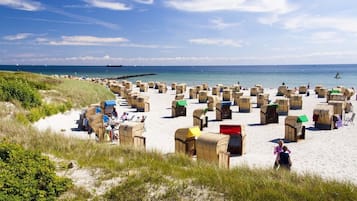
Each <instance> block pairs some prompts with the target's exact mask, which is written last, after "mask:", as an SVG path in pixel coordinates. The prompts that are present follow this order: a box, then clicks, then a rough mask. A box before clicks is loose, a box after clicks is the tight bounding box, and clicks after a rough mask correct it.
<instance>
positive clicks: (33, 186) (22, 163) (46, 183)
mask: <svg viewBox="0 0 357 201" xmlns="http://www.w3.org/2000/svg"><path fill="white" fill-rule="evenodd" d="M71 185H72V183H71V181H70V180H69V179H67V178H61V177H58V176H56V173H55V167H54V165H53V164H52V163H51V161H50V160H49V159H48V158H47V157H44V156H42V155H41V154H40V153H37V152H33V151H28V150H25V149H23V148H22V147H21V146H19V145H15V144H9V143H0V189H1V191H0V200H55V198H56V197H58V196H59V195H60V194H61V193H63V192H65V191H66V190H67V189H69V188H70V187H71Z"/></svg>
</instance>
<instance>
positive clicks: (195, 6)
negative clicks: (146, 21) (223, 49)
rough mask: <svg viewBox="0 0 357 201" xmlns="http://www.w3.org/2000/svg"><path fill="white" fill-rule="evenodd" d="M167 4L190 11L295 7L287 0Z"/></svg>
mask: <svg viewBox="0 0 357 201" xmlns="http://www.w3.org/2000/svg"><path fill="white" fill-rule="evenodd" d="M166 5H167V6H169V7H172V8H175V9H177V10H182V11H189V12H211V11H224V10H229V11H243V12H261V13H278V14H284V13H288V12H291V11H293V10H294V9H295V6H293V5H292V4H290V3H288V1H287V0H273V1H272V0H223V1H222V0H167V1H166Z"/></svg>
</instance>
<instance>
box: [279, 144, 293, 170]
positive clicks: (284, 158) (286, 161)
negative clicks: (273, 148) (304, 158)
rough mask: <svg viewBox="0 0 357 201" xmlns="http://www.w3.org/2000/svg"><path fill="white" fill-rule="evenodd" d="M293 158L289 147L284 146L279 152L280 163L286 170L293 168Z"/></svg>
mask: <svg viewBox="0 0 357 201" xmlns="http://www.w3.org/2000/svg"><path fill="white" fill-rule="evenodd" d="M291 164H292V163H291V159H290V155H289V152H288V147H286V146H283V151H282V152H280V153H279V165H280V167H281V168H283V169H284V170H289V171H290V168H291Z"/></svg>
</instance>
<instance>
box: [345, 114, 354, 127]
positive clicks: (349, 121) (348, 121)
mask: <svg viewBox="0 0 357 201" xmlns="http://www.w3.org/2000/svg"><path fill="white" fill-rule="evenodd" d="M355 116H356V113H352V115H351V117H346V119H345V123H344V125H345V126H347V125H349V124H352V125H355V124H354V122H353V121H354V119H355Z"/></svg>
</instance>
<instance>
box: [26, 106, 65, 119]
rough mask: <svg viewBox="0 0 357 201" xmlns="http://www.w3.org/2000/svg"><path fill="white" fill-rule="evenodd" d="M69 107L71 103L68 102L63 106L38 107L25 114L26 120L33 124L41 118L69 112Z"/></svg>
mask: <svg viewBox="0 0 357 201" xmlns="http://www.w3.org/2000/svg"><path fill="white" fill-rule="evenodd" d="M71 107H72V103H70V102H65V103H63V104H45V105H43V106H40V107H36V108H32V109H31V110H30V112H29V113H28V114H27V119H28V120H29V121H30V122H35V121H38V120H40V119H41V118H44V117H47V116H51V115H54V114H57V113H60V112H65V111H67V110H70V109H71Z"/></svg>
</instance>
